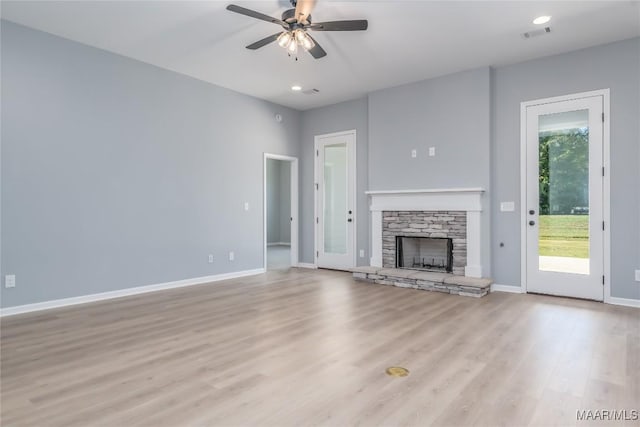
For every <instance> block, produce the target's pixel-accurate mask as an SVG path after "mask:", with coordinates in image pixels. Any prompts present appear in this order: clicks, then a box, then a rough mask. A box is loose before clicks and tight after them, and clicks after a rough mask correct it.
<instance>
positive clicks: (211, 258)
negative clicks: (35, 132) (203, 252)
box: [209, 254, 213, 264]
mask: <svg viewBox="0 0 640 427" xmlns="http://www.w3.org/2000/svg"><path fill="white" fill-rule="evenodd" d="M209 264H213V255H211V254H209Z"/></svg>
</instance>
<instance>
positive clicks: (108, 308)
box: [0, 269, 640, 426]
mask: <svg viewBox="0 0 640 427" xmlns="http://www.w3.org/2000/svg"><path fill="white" fill-rule="evenodd" d="M1 333H2V336H1V338H2V349H1V350H2V352H1V362H2V370H1V378H0V379H1V380H2V395H1V398H2V399H1V403H2V408H1V410H2V412H1V414H2V425H3V426H13V425H16V426H18V425H31V426H49V425H51V426H93V425H101V426H129V425H148V426H161V425H168V426H182V425H261V426H269V425H273V426H301V425H336V426H348V425H363V426H369V425H401V426H404V425H422V426H424V425H507V426H517V425H545V426H546V425H576V424H578V425H588V423H586V422H576V410H579V409H591V410H597V409H627V410H629V411H630V410H632V409H636V410H637V409H640V310H637V309H632V308H625V307H615V306H609V305H604V304H598V303H592V302H586V301H578V300H570V299H563V298H553V297H543V296H534V295H513V294H506V293H494V294H491V295H489V296H487V297H485V298H481V299H475V298H467V297H461V296H450V295H444V294H439V293H430V292H425V291H417V290H411V289H401V288H393V287H387V286H381V285H372V284H367V283H362V282H355V281H353V280H352V279H351V277H350V276H349V275H348V274H345V273H339V272H332V271H313V270H299V269H293V270H291V271H288V272H287V271H276V272H270V273H267V274H266V275H262V276H255V277H250V278H244V279H236V280H231V281H226V282H218V283H215V284H211V285H203V286H195V287H189V288H182V289H177V290H171V291H164V292H157V293H151V294H146V295H139V296H135V297H129V298H123V299H118V300H111V301H106V302H101V303H94V304H87V305H82V306H76V307H71V308H66V309H59V310H52V311H47V312H40V313H33V314H27V315H20V316H13V317H6V318H3V319H2V328H1ZM389 366H403V367H406V368H407V369H409V370H410V375H409V376H408V377H405V378H392V377H389V376H387V375H385V369H386V368H387V367H389ZM613 424H619V423H609V425H613ZM626 424H627V425H638V422H637V421H636V422H631V421H629V422H627V423H626Z"/></svg>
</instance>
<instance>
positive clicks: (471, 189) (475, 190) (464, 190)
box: [364, 187, 484, 194]
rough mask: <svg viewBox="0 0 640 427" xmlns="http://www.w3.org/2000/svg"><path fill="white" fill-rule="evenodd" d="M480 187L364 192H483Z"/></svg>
mask: <svg viewBox="0 0 640 427" xmlns="http://www.w3.org/2000/svg"><path fill="white" fill-rule="evenodd" d="M483 192H484V189H483V188H480V187H472V188H431V189H422V190H373V191H365V192H364V194H414V193H483Z"/></svg>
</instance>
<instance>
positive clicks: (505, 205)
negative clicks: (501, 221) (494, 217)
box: [500, 202, 516, 212]
mask: <svg viewBox="0 0 640 427" xmlns="http://www.w3.org/2000/svg"><path fill="white" fill-rule="evenodd" d="M514 210H516V204H515V203H514V202H502V203H500V211H501V212H513V211H514Z"/></svg>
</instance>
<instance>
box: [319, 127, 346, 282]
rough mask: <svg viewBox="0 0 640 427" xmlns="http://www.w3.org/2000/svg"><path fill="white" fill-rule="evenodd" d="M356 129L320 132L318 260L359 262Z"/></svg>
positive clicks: (342, 264)
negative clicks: (328, 133) (356, 250)
mask: <svg viewBox="0 0 640 427" xmlns="http://www.w3.org/2000/svg"><path fill="white" fill-rule="evenodd" d="M355 144H356V135H355V131H349V132H340V133H335V134H330V135H321V136H317V137H316V139H315V149H316V165H315V171H316V264H317V266H318V267H321V268H333V269H339V270H340V269H342V270H344V269H349V268H352V267H354V266H355V221H356V215H355V184H356V172H355Z"/></svg>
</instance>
